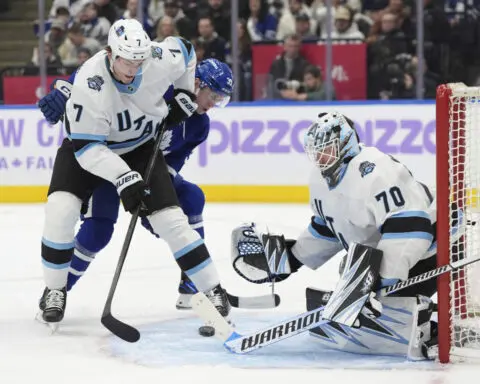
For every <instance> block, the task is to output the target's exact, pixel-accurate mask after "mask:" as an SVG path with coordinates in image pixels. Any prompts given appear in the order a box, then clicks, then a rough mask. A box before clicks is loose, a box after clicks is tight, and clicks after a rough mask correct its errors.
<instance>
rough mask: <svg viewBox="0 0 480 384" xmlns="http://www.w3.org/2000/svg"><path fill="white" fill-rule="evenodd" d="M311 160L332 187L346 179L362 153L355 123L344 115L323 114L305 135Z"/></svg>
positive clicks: (305, 146)
mask: <svg viewBox="0 0 480 384" xmlns="http://www.w3.org/2000/svg"><path fill="white" fill-rule="evenodd" d="M304 149H305V153H306V154H307V156H308V158H309V159H310V160H311V161H312V162H313V163H314V164H315V165H316V166H317V167H319V168H320V169H321V171H322V175H323V177H325V179H326V180H327V183H328V185H329V187H330V188H334V187H335V186H336V185H337V184H338V183H339V181H340V180H341V179H342V177H343V174H344V173H345V170H346V167H347V164H348V162H349V161H350V160H351V159H352V158H353V157H355V156H356V155H358V154H359V153H360V145H359V138H358V135H357V133H356V131H355V129H354V123H353V121H352V120H350V119H349V118H348V117H345V116H344V115H342V114H341V113H338V112H331V113H321V114H319V115H318V118H317V121H315V122H314V123H313V124H312V125H311V126H310V127H309V128H308V129H307V132H306V133H305V137H304Z"/></svg>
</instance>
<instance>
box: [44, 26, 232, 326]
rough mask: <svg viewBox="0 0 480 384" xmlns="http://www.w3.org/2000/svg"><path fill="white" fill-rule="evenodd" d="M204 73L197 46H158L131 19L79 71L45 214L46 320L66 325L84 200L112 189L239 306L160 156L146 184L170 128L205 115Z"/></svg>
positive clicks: (211, 286) (224, 304)
mask: <svg viewBox="0 0 480 384" xmlns="http://www.w3.org/2000/svg"><path fill="white" fill-rule="evenodd" d="M195 66H196V57H195V52H194V49H193V47H192V45H191V44H190V43H189V42H188V41H186V40H184V39H182V38H174V37H170V38H167V39H166V40H165V41H164V42H162V43H155V42H151V41H150V39H149V38H148V36H147V34H146V33H145V31H144V30H143V28H142V26H141V24H140V23H138V22H137V21H136V20H133V19H130V20H119V21H117V22H115V23H114V24H113V25H112V27H111V29H110V32H109V37H108V47H107V48H106V49H105V50H103V51H101V52H99V53H98V54H96V55H95V56H93V57H92V58H91V59H89V60H88V61H87V62H86V63H84V64H83V65H82V67H81V68H80V69H79V70H78V72H77V74H76V77H75V80H74V83H73V87H72V91H71V97H70V98H69V100H68V102H67V106H66V119H65V127H66V131H67V135H68V138H67V139H65V140H64V142H63V143H62V146H61V147H60V148H59V150H58V153H57V157H56V160H55V165H54V169H53V175H52V179H51V183H50V187H49V191H48V201H47V204H46V207H45V224H44V229H43V237H42V252H41V254H42V263H43V271H44V279H45V285H46V287H45V290H44V292H43V295H42V298H41V300H40V310H41V314H42V317H43V320H44V321H46V322H48V323H58V322H60V321H61V320H62V319H63V316H64V311H65V307H66V300H67V292H66V285H67V276H68V270H69V265H70V261H71V259H72V255H73V250H74V234H75V224H76V223H77V221H78V219H79V216H80V210H81V205H82V201H84V200H85V198H86V197H88V196H89V195H90V194H91V192H92V191H93V190H94V189H95V188H96V187H97V186H98V185H100V184H101V183H102V182H104V180H107V181H109V182H111V183H113V184H114V185H115V186H116V188H117V192H118V194H119V196H120V199H121V201H122V203H123V207H124V208H125V210H126V211H129V212H133V211H134V210H135V209H136V208H137V207H138V206H141V216H144V217H147V218H148V221H149V222H150V224H151V226H152V228H153V230H154V231H155V233H157V234H158V235H159V236H160V237H161V238H162V239H164V240H165V241H166V242H167V243H168V245H169V247H170V249H171V250H172V252H173V254H174V256H175V259H176V261H177V263H178V264H179V266H180V268H181V269H182V271H183V272H184V273H185V274H186V275H187V276H188V277H189V278H190V279H191V281H192V282H193V283H194V284H195V286H196V288H197V289H198V290H200V291H203V292H205V293H206V294H207V296H208V297H209V298H210V299H211V300H212V302H213V303H214V304H215V306H216V308H217V309H218V311H219V312H220V313H221V314H222V315H223V316H228V313H229V311H230V304H229V302H228V299H227V297H226V293H225V291H224V290H223V288H222V287H221V286H220V282H219V277H218V274H217V271H216V269H215V266H214V264H213V263H212V260H211V258H210V255H209V252H208V250H207V248H206V246H205V244H204V242H203V240H202V239H201V238H200V236H199V235H198V233H197V232H195V231H194V230H193V229H191V227H190V225H189V224H188V220H187V218H186V216H185V215H184V213H183V212H182V210H181V208H180V207H179V202H178V199H177V196H176V193H175V190H174V188H173V185H172V182H171V180H170V175H169V172H168V169H167V166H166V163H165V159H164V157H163V155H162V153H161V152H160V154H159V156H158V158H157V161H156V165H155V168H154V171H153V173H152V177H151V180H150V182H149V185H146V183H145V182H144V181H143V178H142V176H143V173H144V172H145V168H146V164H147V163H148V161H149V159H150V157H151V153H152V151H153V142H154V139H155V137H156V135H157V134H159V133H160V131H161V127H162V124H163V122H164V120H165V121H166V124H168V125H171V124H177V123H179V122H180V121H182V120H184V119H186V118H187V117H189V116H191V115H192V113H193V112H194V111H195V110H196V109H197V105H196V103H195V101H194V100H195V95H194V94H193V93H192V92H193V91H194V81H195ZM172 83H173V85H174V87H175V90H174V97H173V99H172V101H171V102H170V103H169V105H167V104H166V102H165V100H164V98H163V95H164V94H165V92H166V91H167V89H168V87H169V86H170V85H171V84H172Z"/></svg>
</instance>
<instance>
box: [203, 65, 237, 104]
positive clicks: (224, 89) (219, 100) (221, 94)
mask: <svg viewBox="0 0 480 384" xmlns="http://www.w3.org/2000/svg"><path fill="white" fill-rule="evenodd" d="M195 77H196V78H197V79H199V80H200V89H205V88H209V89H210V91H211V97H212V99H213V100H214V102H215V105H216V106H217V107H224V106H225V105H227V104H228V102H229V101H230V97H231V96H232V92H233V86H234V82H233V74H232V70H231V69H230V67H229V66H228V65H227V64H225V63H222V62H221V61H218V60H216V59H206V60H203V61H202V62H200V63H199V64H198V65H197V68H196V70H195Z"/></svg>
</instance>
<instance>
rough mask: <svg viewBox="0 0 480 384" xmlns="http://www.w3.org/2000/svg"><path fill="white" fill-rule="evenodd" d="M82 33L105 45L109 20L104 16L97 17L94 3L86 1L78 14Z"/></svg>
mask: <svg viewBox="0 0 480 384" xmlns="http://www.w3.org/2000/svg"><path fill="white" fill-rule="evenodd" d="M78 21H79V22H80V23H81V26H82V31H83V34H84V35H85V36H86V37H91V38H93V39H96V40H98V42H99V43H100V44H102V45H107V39H108V31H109V29H110V22H109V21H108V20H107V19H106V18H105V17H98V6H97V5H96V4H95V3H87V4H85V6H84V7H83V9H82V10H81V11H80V12H79V14H78Z"/></svg>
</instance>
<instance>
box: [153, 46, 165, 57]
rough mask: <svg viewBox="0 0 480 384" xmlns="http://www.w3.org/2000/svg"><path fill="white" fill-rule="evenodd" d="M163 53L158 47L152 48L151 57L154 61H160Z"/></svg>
mask: <svg viewBox="0 0 480 384" xmlns="http://www.w3.org/2000/svg"><path fill="white" fill-rule="evenodd" d="M162 55H163V51H162V48H160V47H152V57H153V58H154V59H159V60H161V59H162Z"/></svg>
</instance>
